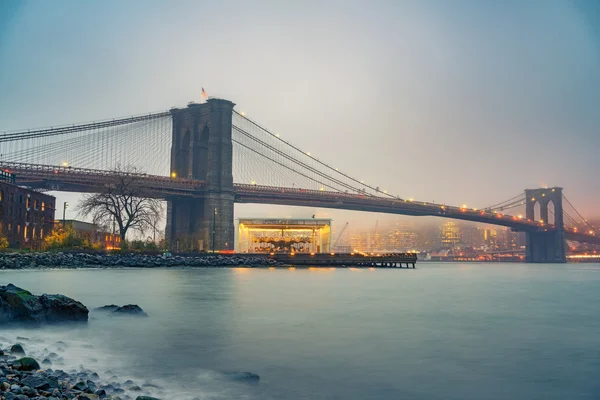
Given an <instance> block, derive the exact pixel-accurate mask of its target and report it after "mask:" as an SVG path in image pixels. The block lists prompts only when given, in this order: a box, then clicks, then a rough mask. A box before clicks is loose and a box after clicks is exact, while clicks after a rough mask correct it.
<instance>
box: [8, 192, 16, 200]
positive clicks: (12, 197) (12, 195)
mask: <svg viewBox="0 0 600 400" xmlns="http://www.w3.org/2000/svg"><path fill="white" fill-rule="evenodd" d="M8 198H9V200H10V201H14V199H15V195H14V194H13V193H11V194H10V196H8Z"/></svg>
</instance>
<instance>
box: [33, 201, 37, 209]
mask: <svg viewBox="0 0 600 400" xmlns="http://www.w3.org/2000/svg"><path fill="white" fill-rule="evenodd" d="M37 206H38V204H37V200H33V208H34V209H35V210H37Z"/></svg>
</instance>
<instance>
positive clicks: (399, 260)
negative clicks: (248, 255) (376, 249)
mask: <svg viewBox="0 0 600 400" xmlns="http://www.w3.org/2000/svg"><path fill="white" fill-rule="evenodd" d="M268 257H269V258H271V259H274V260H276V261H279V262H281V263H284V264H288V265H297V266H307V267H308V266H312V267H317V266H340V267H375V268H413V269H414V268H415V264H416V263H417V255H416V254H414V253H390V254H377V255H373V254H366V253H271V254H269V256H268Z"/></svg>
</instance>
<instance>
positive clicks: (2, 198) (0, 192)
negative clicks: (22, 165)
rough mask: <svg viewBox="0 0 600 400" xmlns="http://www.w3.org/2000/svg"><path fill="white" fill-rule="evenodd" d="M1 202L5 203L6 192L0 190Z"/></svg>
mask: <svg viewBox="0 0 600 400" xmlns="http://www.w3.org/2000/svg"><path fill="white" fill-rule="evenodd" d="M0 201H4V190H0Z"/></svg>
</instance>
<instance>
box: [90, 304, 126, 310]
mask: <svg viewBox="0 0 600 400" xmlns="http://www.w3.org/2000/svg"><path fill="white" fill-rule="evenodd" d="M117 308H120V307H119V306H117V305H115V304H111V305H106V306H102V307H97V308H94V310H93V311H110V312H113V311H115V310H116V309H117Z"/></svg>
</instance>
